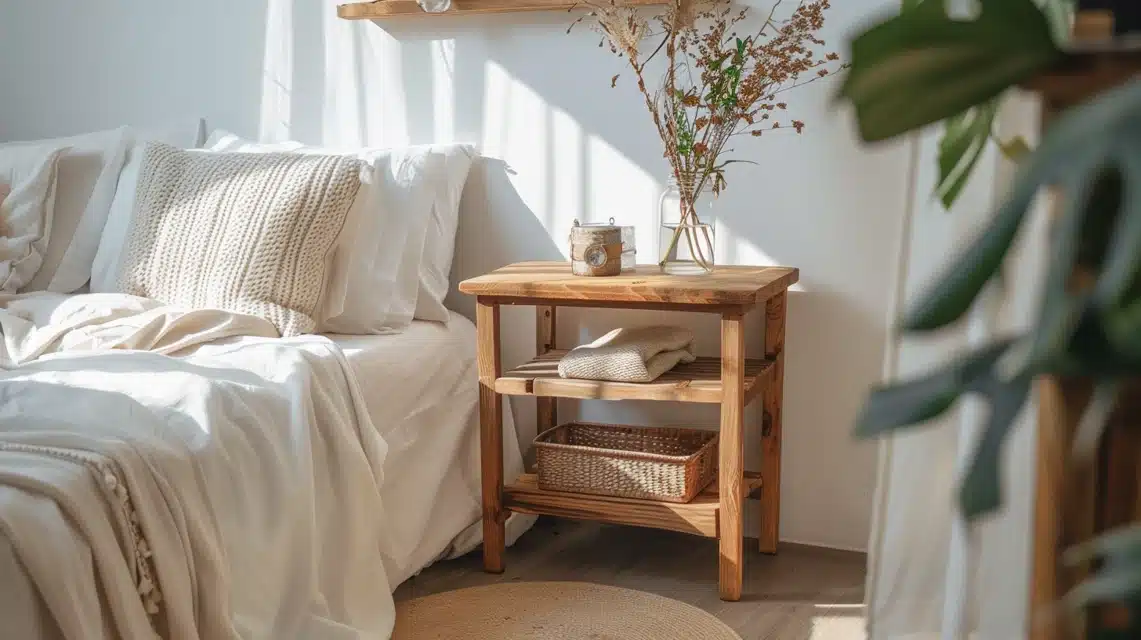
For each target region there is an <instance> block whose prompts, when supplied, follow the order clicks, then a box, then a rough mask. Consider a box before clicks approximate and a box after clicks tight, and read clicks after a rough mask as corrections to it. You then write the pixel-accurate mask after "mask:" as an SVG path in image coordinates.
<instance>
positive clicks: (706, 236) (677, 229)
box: [658, 178, 716, 275]
mask: <svg viewBox="0 0 1141 640" xmlns="http://www.w3.org/2000/svg"><path fill="white" fill-rule="evenodd" d="M715 199H716V197H715V196H713V195H712V194H710V193H708V192H704V193H700V194H698V195H697V197H696V198H694V203H693V213H694V214H696V221H695V218H694V215H693V214H691V215H689V216H683V215H682V213H683V211H684V206H685V205H684V203H683V201H682V197H681V192H680V190H679V189H678V187H677V183H676V181H675V180H674V179H673V178H670V182H669V185H668V186H667V187H666V190H665V191H664V192H662V196H661V198H659V199H658V220H659V226H658V258H659V262H658V264H659V266H660V267H661V270H662V272H664V273H669V274H673V275H701V274H706V273H712V272H713V267H714V265H715V264H716V262H715V260H714V257H713V248H714V247H715V246H716V244H715V243H714V225H713V202H714V200H715Z"/></svg>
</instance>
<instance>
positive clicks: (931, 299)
mask: <svg viewBox="0 0 1141 640" xmlns="http://www.w3.org/2000/svg"><path fill="white" fill-rule="evenodd" d="M1037 191H1038V188H1037V185H1031V184H1024V185H1021V188H1019V187H1018V186H1016V188H1015V190H1014V191H1013V192H1012V193H1011V196H1010V199H1009V200H1007V202H1006V203H1005V204H1003V205H1002V207H1001V208H1000V209H999V210H998V212H997V213H996V214H995V215H994V217H992V218H991V221H990V223H989V224H988V225H987V226H986V228H985V229H984V230H983V231H982V232H981V233H980V234H978V235H977V236H976V237H975V239H974V240H973V241H971V243H970V244H969V245H967V247H966V249H965V250H963V252H962V253H960V254H959V255H958V256H957V257H956V258H955V259H954V260H953V261H952V266H951V267H950V268H948V269H945V270H944V272H943V274H942V275H941V276H940V277H939V278H938V279H937V280H936V283H935V285H934V286H933V287H931V288H930V289H929V290H927V291H925V292H924V293H923V294H922V295H920V296H919V298H917V299H916V300H915V302H914V303H912V304H911V305H909V306H908V308H907V310H906V311H905V312H904V314H903V318H902V320H901V322H900V328H902V329H903V330H904V331H932V330H935V329H938V328H940V327H944V326H946V325H948V324H950V323H952V322H954V321H956V320H958V319H959V318H960V317H962V315H963V314H964V313H966V312H967V309H970V308H971V304H972V303H974V300H975V298H976V297H977V296H978V294H979V292H980V291H982V289H983V287H984V286H985V285H986V283H987V281H989V280H990V279H991V277H992V276H993V275H994V274H995V273H996V272H997V271H998V268H999V266H1000V265H1001V264H1002V261H1003V258H1005V257H1006V253H1007V251H1009V250H1010V245H1011V243H1012V242H1014V238H1015V236H1016V235H1017V234H1018V230H1019V228H1020V227H1021V226H1022V219H1023V217H1024V216H1025V215H1026V210H1027V209H1028V208H1029V207H1030V203H1031V202H1032V201H1033V199H1034V194H1035V193H1037Z"/></svg>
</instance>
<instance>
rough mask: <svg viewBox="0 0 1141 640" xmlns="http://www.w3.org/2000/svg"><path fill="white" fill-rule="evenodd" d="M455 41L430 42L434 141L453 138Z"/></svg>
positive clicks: (449, 140) (454, 120)
mask: <svg viewBox="0 0 1141 640" xmlns="http://www.w3.org/2000/svg"><path fill="white" fill-rule="evenodd" d="M455 70H456V41H455V39H447V40H436V41H433V42H432V98H433V105H432V108H433V110H434V114H433V115H434V116H435V118H434V120H433V122H434V123H435V127H434V128H435V130H434V131H433V133H434V134H435V138H433V139H434V140H435V141H436V142H451V141H453V140H455V136H456V131H455V122H456V117H455V111H454V106H453V105H455V103H456V82H455V77H456V72H455Z"/></svg>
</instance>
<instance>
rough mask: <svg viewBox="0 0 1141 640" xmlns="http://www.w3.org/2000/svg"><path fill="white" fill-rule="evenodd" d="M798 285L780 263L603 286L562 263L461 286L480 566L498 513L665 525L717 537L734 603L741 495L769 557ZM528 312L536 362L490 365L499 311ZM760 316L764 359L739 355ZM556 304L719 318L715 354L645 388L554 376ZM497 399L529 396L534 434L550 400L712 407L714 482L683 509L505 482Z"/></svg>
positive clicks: (620, 279)
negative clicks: (717, 427) (473, 346)
mask: <svg viewBox="0 0 1141 640" xmlns="http://www.w3.org/2000/svg"><path fill="white" fill-rule="evenodd" d="M798 278H799V271H798V270H797V269H792V268H788V267H716V268H715V270H714V272H713V273H712V274H709V275H701V276H672V275H666V274H663V273H661V272H660V270H659V269H658V267H657V266H656V265H655V266H639V267H638V268H637V270H636V271H635V272H633V273H628V274H625V273H624V274H622V275H620V276H613V277H604V278H586V277H579V276H574V275H572V274H571V269H570V264H569V263H566V262H523V263H518V264H513V265H508V266H506V267H503V268H502V269H497V270H495V271H493V272H491V273H489V274H487V275H484V276H480V277H478V278H472V279H470V280H465V281H464V282H462V283H460V291H462V292H464V293H467V294H470V295H474V296H476V300H477V304H476V327H477V333H478V341H479V356H478V357H479V381H480V388H479V414H480V451H481V456H482V474H483V481H482V487H483V540H484V542H483V566H484V569H485V570H487V571H491V572H496V573H498V572H502V571H503V547H504V537H503V536H504V534H503V524H504V521H505V520H506V519H507V515H508V512H510V511H518V512H520V513H531V514H541V515H552V516H561V517H567V518H577V519H586V520H599V521H603V522H610V523H615V524H630V525H638V526H643V527H655V528H661V529H672V530H675V531H683V532H686V533H692V534H696V535H701V536H706V537H710V538H717V539H718V541H719V544H720V548H721V554H720V594H721V599H722V600H739V599H740V597H741V579H742V565H743V562H742V561H743V552H744V529H743V526H742V515H743V509H742V507H743V502H744V498H745V497H746V496H748V495H750V494H751V493H752V492H754V491H756V490H758V489H759V490H760V501H761V525H760V532H759V535H758V538H759V539H760V549H761V551H762V552H765V553H776V550H777V538H778V536H779V533H780V443H781V396H782V390H783V383H784V327H785V301H786V299H787V293H786V292H787V290H788V288H789V287H790V286H791V285H792V284H794V283H795V282H796V281H797V280H798ZM505 304H506V305H532V306H534V307H535V310H536V319H537V343H538V345H537V346H538V357H536V358H535V359H534V360H531V361H530V362H528V363H526V364H524V365H522V366H520V367H517V368H515V369H512V370H511V371H508V372H506V373H504V372H503V370H502V366H501V364H500V360H499V307H500V305H505ZM762 304H763V305H764V308H765V342H764V344H765V357H764V358H760V359H746V358H745V335H744V318H745V314H747V313H748V312H749V311H751V310H752V309H754V308H755V307H757V306H760V305H762ZM560 306H580V307H612V308H620V309H650V310H666V311H694V312H700V313H716V314H720V315H721V357H720V358H698V359H697V361H696V362H693V363H690V364H685V365H680V366H678V367H676V368H674V369H673V370H671V371H670V372H668V373H666V374H665V375H663V376H662V377H660V378H658V379H657V380H655V381H654V382H650V383H624V382H601V381H595V380H571V379H564V378H560V377H559V374H558V362H559V359H560V358H561V357H562V356H563V354H565V353H566V351H564V350H559V349H556V348H555V310H556V308H557V307H560ZM502 395H520V396H535V397H536V398H537V402H538V430H539V431H540V432H542V431H543V430H544V429H548V428H550V427H553V426H555V423H556V415H555V398H579V399H597V400H672V401H678V402H705V403H719V404H720V405H721V441H720V451H719V454H718V459H719V465H718V477H717V481H716V482H715V483H714V484H713V485H712V486H710V488H709V489H706V490H705V491H704V492H703V493H701V494H700V495H698V497H697V498H695V499H694V500H693V501H692V502H689V503H687V504H672V503H666V502H654V501H651V500H635V499H629V498H613V497H605V496H592V495H585V494H575V493H563V492H556V491H543V490H541V489H539V486H538V482H537V479H536V477H535V475H534V474H523V475H522V476H520V477H519V478H517V479H514V482H512V483H511V484H509V485H508V486H506V487H504V485H503V415H502V413H501V412H502V403H501V396H502ZM758 396H760V397H762V401H763V403H764V422H763V425H762V437H761V470H760V473H751V472H746V471H745V467H744V444H743V443H744V438H743V432H744V422H743V414H744V408H745V405H747V404H748V403H749V402H750V401H752V400H753V399H755V398H757V397H758Z"/></svg>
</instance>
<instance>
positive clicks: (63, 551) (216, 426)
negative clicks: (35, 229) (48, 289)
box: [0, 294, 531, 640]
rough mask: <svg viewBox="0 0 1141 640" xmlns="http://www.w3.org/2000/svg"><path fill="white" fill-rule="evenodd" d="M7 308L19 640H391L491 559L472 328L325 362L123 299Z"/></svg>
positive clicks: (7, 413)
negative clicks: (449, 564)
mask: <svg viewBox="0 0 1141 640" xmlns="http://www.w3.org/2000/svg"><path fill="white" fill-rule="evenodd" d="M0 302H4V303H5V304H0V334H3V339H2V340H0V365H3V364H4V363H5V362H7V364H6V365H4V366H0V432H3V433H4V435H5V438H4V442H3V446H0V462H2V463H3V465H2V466H0V469H3V473H0V578H2V579H0V619H3V620H5V625H6V632H5V633H8V632H15V634H16V635H14V636H13V637H22V638H23V637H26V638H43V639H47V638H52V639H54V638H61V637H92V636H91V635H90V634H89V631H90V630H93V629H102V633H99V632H96V636H108V637H116V636H119V637H136V636H138V637H142V635H146V633H148V632H150V629H151V626H152V624H154V625H156V626H157V628H160V629H162V631H160V633H161V634H162V635H163V637H169V638H177V639H180V638H186V639H188V640H189V639H190V638H200V637H201V638H211V639H213V638H219V639H220V638H238V637H242V638H263V637H264V638H269V637H284V636H283V634H285V635H288V636H289V637H294V635H293V634H294V633H300V634H301V636H302V637H338V638H339V637H345V638H358V637H359V638H364V637H369V638H371V637H382V636H380V635H379V634H382V633H384V630H385V629H389V628H391V624H392V617H391V616H392V601H391V597H390V595H389V594H390V591H391V590H393V589H395V588H396V586H397V585H399V584H400V583H401V582H403V581H404V580H406V579H407V578H408V577H409V576H411V575H413V574H415V573H416V572H417V571H419V570H420V569H421V568H422V567H424V566H426V565H427V564H429V563H431V562H432V561H434V560H435V559H438V558H440V557H441V556H445V555H449V554H455V553H460V552H463V551H466V550H469V549H471V548H472V547H474V546H475V545H476V544H477V543H478V541H479V534H480V529H479V526H478V520H479V511H480V509H479V501H478V496H479V490H478V469H479V450H478V424H477V423H478V419H477V413H478V412H477V409H476V405H477V396H478V382H477V378H476V376H475V372H474V367H475V335H474V334H475V329H474V327H473V326H472V324H471V322H470V321H468V320H467V319H466V318H463V317H462V316H459V315H456V314H451V316H450V318H449V321H448V322H447V323H433V322H416V323H414V324H413V325H412V327H410V328H409V329H408V330H406V331H405V332H404V333H402V334H395V335H385V336H337V337H335V338H334V339H333V340H332V341H331V340H330V339H328V338H325V337H321V336H298V337H296V338H289V339H281V338H276V337H274V333H275V330H274V328H273V327H272V325H270V324H269V323H268V322H267V321H265V320H263V319H260V318H256V317H253V316H243V315H235V314H232V313H227V312H222V311H210V310H204V311H203V310H200V311H190V310H184V309H177V308H173V307H167V306H163V305H161V303H157V302H154V301H149V300H144V299H140V298H132V297H130V296H121V295H118V294H114V295H108V294H92V295H87V296H63V295H59V294H41V295H36V296H31V297H26V296H17V297H14V298H9V299H7V300H6V301H5V300H0ZM334 342H335V343H336V344H338V345H340V348H337V347H336V346H334ZM122 349H128V350H133V352H124V351H122ZM140 350H141V351H149V352H150V353H143V352H141V351H140ZM163 354H170V355H171V356H173V357H168V356H167V355H163ZM65 389H66V390H67V391H66V393H67V395H66V396H63V395H61V393H64V391H65ZM61 398H66V399H67V402H60V399H61ZM504 442H505V452H504V454H505V461H506V467H507V472H508V473H514V472H517V471H518V470H519V468H520V467H521V461H520V455H519V450H518V445H517V441H516V439H515V438H513V437H506V438H504ZM101 485H103V486H101ZM116 487H129V493H124V494H121V495H118V498H117V499H115V498H114V496H115V495H116V494H115V493H114V492H115V491H119V490H120V489H116ZM107 491H111V492H112V493H111V494H107V493H106V492H107ZM101 492H102V494H101ZM116 509H118V510H116ZM131 522H137V523H138V525H139V526H140V527H141V529H133V530H132V525H131V524H130V523H131ZM530 522H531V520H523V519H520V520H516V521H513V522H510V523H509V532H510V534H509V535H511V537H517V536H518V535H519V534H521V533H522V531H524V530H525V528H526V527H527V526H529V524H530ZM472 525H475V526H472ZM152 550H153V555H152V553H151V551H152ZM152 577H153V578H157V580H155V579H153V578H152ZM151 585H156V586H161V589H162V593H161V595H160V594H159V593H158V590H157V589H152V586H151ZM152 616H161V617H159V618H153V619H152ZM84 630H87V631H84ZM144 630H145V631H144ZM140 634H142V635H140ZM330 634H332V635H330Z"/></svg>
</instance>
